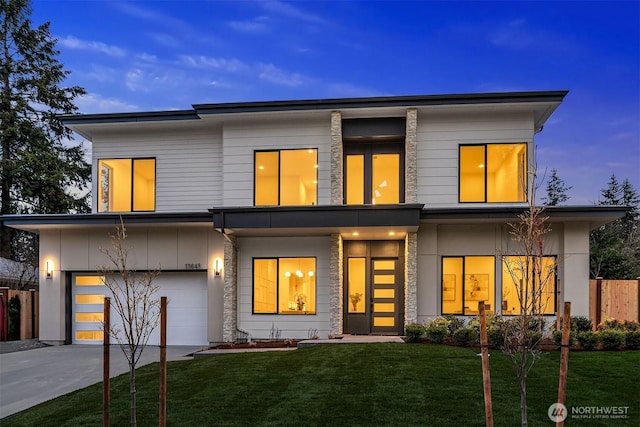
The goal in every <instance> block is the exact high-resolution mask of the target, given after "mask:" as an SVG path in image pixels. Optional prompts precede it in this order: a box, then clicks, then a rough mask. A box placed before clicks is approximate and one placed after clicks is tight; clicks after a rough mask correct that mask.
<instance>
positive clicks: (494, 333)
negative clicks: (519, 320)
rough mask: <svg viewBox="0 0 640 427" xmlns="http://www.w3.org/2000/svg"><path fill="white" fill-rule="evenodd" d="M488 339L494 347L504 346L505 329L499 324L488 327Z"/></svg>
mask: <svg viewBox="0 0 640 427" xmlns="http://www.w3.org/2000/svg"><path fill="white" fill-rule="evenodd" d="M487 341H489V346H491V347H494V348H499V347H502V345H503V344H504V330H503V329H502V328H501V327H498V326H493V325H492V326H490V327H488V328H487Z"/></svg>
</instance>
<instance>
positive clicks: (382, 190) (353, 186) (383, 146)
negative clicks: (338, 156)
mask: <svg viewBox="0 0 640 427" xmlns="http://www.w3.org/2000/svg"><path fill="white" fill-rule="evenodd" d="M344 150H345V156H344V188H345V190H344V200H345V203H346V204H347V205H362V204H373V205H376V204H377V205H383V204H397V203H403V202H404V144H402V143H349V144H346V145H345V148H344Z"/></svg>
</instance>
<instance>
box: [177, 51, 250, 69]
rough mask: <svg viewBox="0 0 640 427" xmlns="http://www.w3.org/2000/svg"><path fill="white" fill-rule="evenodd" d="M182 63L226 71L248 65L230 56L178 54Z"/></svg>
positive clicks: (244, 67) (243, 67)
mask: <svg viewBox="0 0 640 427" xmlns="http://www.w3.org/2000/svg"><path fill="white" fill-rule="evenodd" d="M178 59H179V61H180V63H181V64H182V65H186V66H188V67H191V68H199V69H216V70H224V71H228V72H238V71H244V70H246V69H247V68H248V67H247V65H246V64H244V63H243V62H242V61H240V60H238V59H235V58H231V59H227V58H213V57H210V56H203V55H180V56H179V57H178Z"/></svg>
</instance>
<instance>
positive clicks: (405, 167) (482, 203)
mask: <svg viewBox="0 0 640 427" xmlns="http://www.w3.org/2000/svg"><path fill="white" fill-rule="evenodd" d="M566 93H567V92H565V91H546V92H517V93H513V92H512V93H481V94H459V95H430V96H398V97H376V98H348V99H320V100H300V101H274V102H244V103H224V104H204V105H193V106H192V109H189V110H184V111H161V112H141V113H140V112H138V113H122V114H86V115H72V116H65V117H63V121H64V124H65V125H66V126H67V127H68V128H69V129H71V130H73V131H74V132H76V133H77V134H79V135H82V136H83V137H84V138H86V139H87V140H89V141H91V143H92V167H93V181H92V182H93V184H92V195H93V207H92V213H90V214H79V215H25V216H5V217H4V218H3V221H4V222H5V224H7V225H9V226H11V227H16V228H20V229H24V230H29V231H33V232H37V233H39V235H40V265H41V272H40V292H41V296H40V304H41V306H40V339H41V340H42V341H45V342H48V343H54V344H63V343H99V342H101V339H102V331H101V324H100V322H101V321H102V306H103V305H102V304H103V299H104V297H105V295H108V291H107V289H106V287H105V286H104V284H103V283H102V280H101V276H100V273H98V271H99V266H101V265H105V264H108V263H107V260H106V258H105V256H104V255H103V254H102V253H101V251H100V248H104V247H107V246H108V245H109V234H110V233H113V232H114V230H115V227H116V226H117V225H119V223H120V218H122V220H123V221H124V223H125V225H126V227H127V231H128V239H127V244H128V245H130V246H131V248H132V249H131V251H132V255H131V258H130V263H131V268H134V269H136V270H138V271H144V270H155V269H160V270H161V271H162V273H161V274H160V276H159V277H158V279H157V281H156V283H157V284H158V285H159V286H160V291H159V292H158V296H167V297H168V298H169V306H168V341H169V344H195V345H206V344H209V343H217V342H231V341H234V340H235V339H236V338H237V336H238V334H239V333H243V332H246V333H248V334H250V336H251V337H252V338H253V339H265V338H269V336H270V335H273V333H274V331H278V334H279V335H280V336H281V337H282V338H294V339H301V338H307V337H308V336H309V335H318V336H320V337H325V338H326V337H328V336H337V335H340V334H393V335H402V334H403V333H404V326H405V325H406V324H408V323H412V322H425V321H427V320H428V319H430V318H433V317H436V316H439V315H442V314H453V315H459V316H472V315H474V314H477V308H478V301H484V302H485V304H486V305H487V307H488V309H489V310H490V311H492V312H494V313H496V314H499V315H505V316H508V315H513V314H517V312H518V305H517V300H516V299H515V298H516V296H515V291H514V284H513V280H512V279H510V276H509V275H508V274H507V273H506V272H505V269H504V267H503V265H504V262H503V258H504V256H509V248H510V245H511V244H512V243H511V238H510V234H509V226H508V223H509V222H514V221H516V220H517V214H518V213H519V212H521V211H522V210H523V209H525V208H526V207H527V201H528V200H529V198H530V197H531V194H532V182H531V174H530V173H529V172H530V171H531V170H532V168H533V166H534V158H533V157H534V147H535V145H534V139H535V135H536V134H537V133H538V132H540V131H542V128H543V125H544V123H545V121H546V120H547V119H548V118H549V117H550V116H551V114H552V113H553V112H554V110H555V109H556V108H557V107H558V106H559V105H560V104H561V102H562V100H563V98H564V97H565V95H566ZM623 213H624V209H622V208H615V207H595V206H568V207H549V208H548V209H547V210H546V215H548V216H549V223H550V225H551V228H552V230H551V232H550V233H549V234H548V235H547V236H546V239H547V241H546V243H545V247H546V248H548V249H547V250H548V257H549V260H550V261H549V262H550V263H553V262H556V263H557V266H558V267H557V269H556V271H555V275H554V278H553V280H552V281H550V282H549V284H548V285H546V286H547V288H546V289H545V293H546V295H547V296H548V298H547V301H548V303H546V304H545V306H544V312H545V313H546V314H548V315H550V316H553V315H554V314H555V313H556V311H557V310H558V304H559V303H561V302H562V301H571V302H572V314H574V315H588V309H589V297H588V279H589V276H588V272H589V238H588V236H589V232H590V230H592V229H593V228H594V227H597V226H599V225H601V224H604V223H606V222H608V221H611V220H612V219H615V218H618V217H620V216H622V215H623ZM545 256H546V255H545ZM112 318H113V316H112ZM157 341H158V339H157V337H153V338H152V340H151V342H152V343H154V342H155V343H157Z"/></svg>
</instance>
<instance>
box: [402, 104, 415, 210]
mask: <svg viewBox="0 0 640 427" xmlns="http://www.w3.org/2000/svg"><path fill="white" fill-rule="evenodd" d="M405 159H406V160H405V188H406V190H405V198H404V200H405V203H418V110H416V109H415V108H409V109H407V129H406V135H405Z"/></svg>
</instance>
